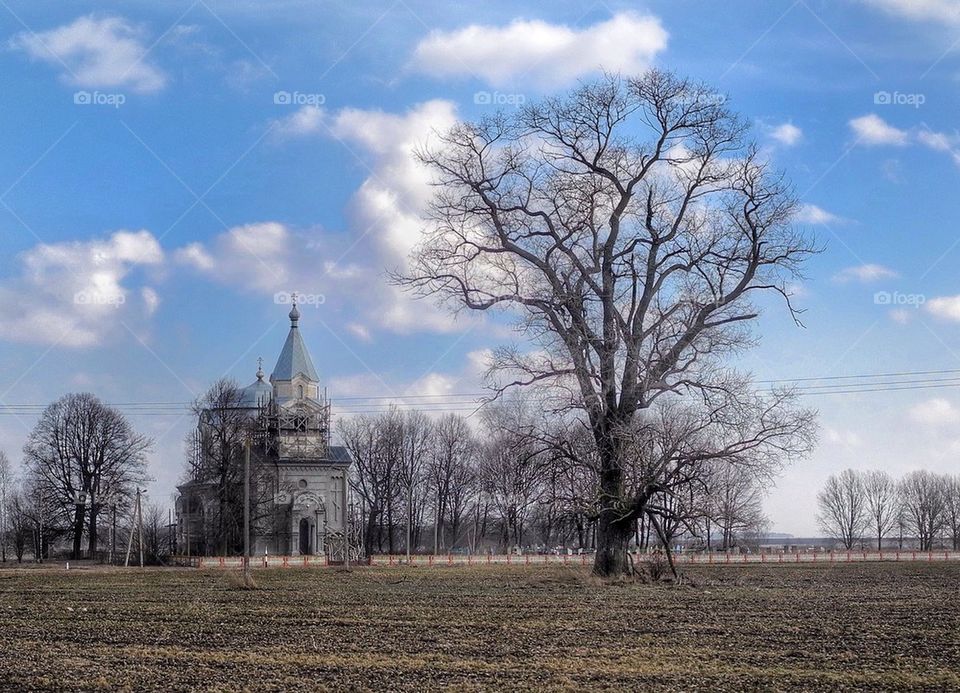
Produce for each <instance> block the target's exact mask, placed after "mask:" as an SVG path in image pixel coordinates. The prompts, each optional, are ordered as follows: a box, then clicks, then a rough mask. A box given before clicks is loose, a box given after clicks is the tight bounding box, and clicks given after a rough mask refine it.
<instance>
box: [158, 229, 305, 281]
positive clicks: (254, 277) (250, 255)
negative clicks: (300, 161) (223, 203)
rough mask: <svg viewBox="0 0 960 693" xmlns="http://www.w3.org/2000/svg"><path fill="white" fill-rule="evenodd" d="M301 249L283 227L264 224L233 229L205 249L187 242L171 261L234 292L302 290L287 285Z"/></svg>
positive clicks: (200, 245)
mask: <svg viewBox="0 0 960 693" xmlns="http://www.w3.org/2000/svg"><path fill="white" fill-rule="evenodd" d="M302 247H303V242H302V241H300V240H297V239H295V238H294V237H293V234H291V232H290V230H289V229H288V228H287V227H285V226H284V225H283V224H280V223H277V222H273V221H268V222H262V223H255V224H246V225H243V226H235V227H233V228H232V229H230V230H229V231H226V232H224V233H222V234H220V235H219V236H217V237H216V238H215V239H214V241H213V242H212V243H211V244H210V246H209V247H206V246H204V245H202V244H200V243H191V244H190V245H187V246H185V247H183V248H180V249H179V250H177V251H176V253H175V259H176V260H177V261H178V262H180V263H181V264H184V265H188V266H190V267H192V268H194V269H195V270H198V271H200V272H202V273H205V274H209V275H211V276H213V277H214V278H216V279H218V280H220V281H222V282H224V283H226V284H232V285H234V286H235V287H236V288H238V289H244V288H247V289H259V290H261V291H266V292H274V291H282V290H285V291H292V290H294V289H296V290H304V289H306V288H307V287H299V286H298V287H293V286H291V285H290V280H291V272H290V268H291V266H292V264H293V262H294V260H295V259H296V257H297V256H298V254H299V253H300V252H301V251H302Z"/></svg>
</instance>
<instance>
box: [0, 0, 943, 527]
mask: <svg viewBox="0 0 960 693" xmlns="http://www.w3.org/2000/svg"><path fill="white" fill-rule="evenodd" d="M266 7H268V8H269V9H268V10H267V9H264V8H266ZM649 67H660V68H666V69H670V70H673V71H675V72H677V73H679V74H681V75H684V76H688V77H691V78H693V79H696V80H699V81H704V82H706V83H708V84H710V85H711V86H712V87H714V88H715V89H716V90H717V91H718V92H721V93H724V94H726V95H728V97H729V99H730V102H729V103H730V105H731V107H732V108H733V109H734V110H737V111H739V112H740V113H741V114H742V115H743V116H744V117H745V118H746V119H747V120H748V121H750V122H751V123H752V124H753V133H754V137H755V138H756V139H757V141H758V142H759V143H760V145H761V147H762V148H763V151H764V153H765V155H766V156H767V157H769V159H770V160H771V161H772V162H773V163H774V164H775V165H776V166H777V167H778V168H780V169H782V170H783V171H785V173H786V175H787V176H788V177H789V179H790V180H791V181H792V184H793V186H794V189H795V191H796V194H797V196H798V197H799V199H800V201H801V202H802V205H803V206H802V207H801V210H800V213H799V214H798V217H797V220H796V221H797V224H798V225H800V226H802V227H803V228H804V229H806V230H807V231H808V232H810V233H811V234H812V235H814V236H815V238H816V239H817V242H818V243H819V244H820V245H821V246H822V247H823V252H822V253H820V254H819V255H817V256H815V257H814V258H813V259H812V260H811V261H810V262H809V263H808V264H807V266H806V271H805V273H806V277H805V279H804V280H803V281H802V282H798V283H797V285H796V286H795V287H794V291H795V294H796V296H795V302H796V304H797V306H798V307H800V308H802V309H803V310H804V311H805V312H804V314H803V323H804V327H802V328H800V327H797V326H796V325H795V324H794V323H793V322H792V320H791V319H790V316H789V315H788V314H787V312H786V311H785V310H784V309H783V308H782V307H779V306H777V305H776V304H774V303H772V302H771V304H770V305H769V306H768V307H767V310H766V311H765V313H764V315H763V317H762V318H761V320H760V322H759V324H758V334H759V335H760V337H761V338H760V342H759V344H758V346H757V348H756V349H754V350H753V351H751V352H750V353H748V354H746V355H744V356H743V358H742V360H740V361H739V362H738V363H737V364H736V365H737V366H738V367H739V368H741V369H743V370H745V371H748V372H750V373H752V374H753V375H754V377H755V378H756V379H757V380H760V381H768V380H788V379H796V378H823V377H833V376H848V375H857V374H878V373H900V372H912V371H934V370H950V369H957V368H960V274H958V272H957V271H956V270H957V266H958V261H960V235H958V221H960V208H958V206H957V205H956V190H957V184H958V180H960V132H958V129H957V128H958V125H960V124H958V122H957V117H958V116H957V114H958V113H960V108H958V106H960V3H957V2H954V1H953V0H830V1H826V0H824V1H819V2H818V1H817V0H797V1H796V2H791V1H789V0H787V1H784V2H780V1H779V0H778V1H766V0H764V1H760V0H755V1H750V2H746V1H742V0H732V1H730V2H724V3H714V2H706V1H699V2H692V1H684V0H680V1H677V0H669V1H667V0H662V1H651V2H647V3H636V2H629V3H628V2H623V3H621V2H613V1H599V2H595V3H593V4H592V5H591V4H590V3H583V2H566V1H564V0H555V1H553V2H549V3H548V2H543V3H534V2H517V1H511V2H500V1H492V2H484V3H450V2H436V3H434V2H415V1H414V0H394V1H392V2H391V1H389V0H388V1H386V2H366V3H362V4H361V3H356V4H347V3H316V2H313V1H309V0H303V1H301V0H275V1H274V2H271V3H256V2H252V1H245V0H239V1H237V0H182V1H181V0H170V1H168V2H165V3H162V6H161V4H160V3H153V2H146V1H145V0H144V1H141V0H128V1H127V2H108V1H104V0H100V1H99V2H95V3H94V2H83V1H82V0H78V1H75V2H70V3H60V2H46V1H38V0H0V93H2V97H0V98H2V101H0V104H2V106H0V362H2V363H3V365H4V368H3V372H2V374H0V404H2V405H8V406H7V407H5V409H6V411H5V413H4V414H3V415H0V449H3V450H5V451H6V452H7V454H8V455H9V456H11V457H12V458H13V459H14V460H18V459H19V457H20V450H21V448H22V446H23V442H24V439H25V437H26V435H27V433H28V431H29V430H30V428H31V427H32V426H33V424H34V422H35V417H34V416H33V415H31V414H28V413H11V412H23V411H26V410H24V409H19V410H18V409H15V408H14V409H11V408H10V407H9V405H23V404H31V405H38V404H46V403H48V402H50V401H52V400H54V399H56V398H57V397H59V396H61V395H63V394H65V393H67V392H75V391H90V392H94V393H95V394H97V395H98V396H100V397H101V398H102V399H103V400H104V401H106V402H110V403H117V404H121V403H146V402H150V403H152V402H164V403H177V402H188V401H190V400H192V399H194V398H195V397H196V396H197V395H198V394H199V393H201V392H202V391H203V390H204V388H205V387H206V386H207V385H208V384H210V383H211V382H212V381H214V380H216V379H217V378H219V377H221V376H229V377H233V378H235V379H237V380H238V381H240V382H241V383H242V384H247V383H248V382H251V381H252V380H253V379H254V373H255V372H256V368H257V358H258V357H262V358H263V359H264V364H265V365H264V368H265V370H267V372H268V373H269V370H270V369H271V368H272V366H273V363H274V362H275V359H276V357H277V355H278V353H279V350H280V347H281V346H282V343H283V340H284V337H285V334H286V330H287V328H288V324H289V323H288V320H287V317H286V315H287V311H288V310H289V305H288V303H287V301H288V300H289V295H290V293H291V292H294V291H296V292H298V293H299V294H300V295H301V312H302V313H303V316H302V318H301V321H300V324H301V328H302V329H303V332H304V337H305V339H306V341H307V344H308V345H309V347H310V350H311V353H312V355H313V360H314V362H315V363H316V365H317V368H318V371H319V372H320V374H321V378H322V380H323V383H322V384H323V385H324V386H325V387H326V388H327V391H328V393H329V395H330V397H331V398H332V399H333V400H334V402H335V404H337V406H338V407H339V411H340V412H341V413H342V414H343V415H346V414H347V413H348V412H349V411H351V410H352V411H356V410H360V409H364V408H367V409H368V410H375V409H376V407H377V406H380V405H381V404H382V402H383V400H370V399H367V400H363V399H360V398H370V397H388V396H401V395H402V396H411V395H414V396H422V395H428V396H437V395H450V394H459V393H476V392H479V388H480V385H479V383H480V378H481V374H482V372H483V370H484V363H485V358H486V355H487V354H489V352H490V350H491V349H493V348H495V347H496V346H497V345H500V344H504V343H508V342H509V341H510V340H512V339H513V336H512V335H511V333H510V332H509V331H508V330H506V329H504V326H503V323H502V321H499V320H497V319H488V318H478V317H476V316H469V315H461V316H452V315H450V314H449V313H447V312H445V311H444V310H442V309H440V308H438V307H435V306H433V305H431V304H429V303H424V302H413V301H412V300H411V299H410V298H409V297H407V296H405V295H403V294H401V293H400V292H399V291H398V290H397V289H396V288H395V287H392V286H391V285H390V284H389V283H388V282H387V280H386V277H385V274H386V272H387V271H389V270H392V269H398V268H402V267H403V266H404V263H405V262H406V258H407V255H408V253H409V250H410V249H411V247H412V246H413V245H414V244H415V243H416V241H417V239H418V236H419V234H420V229H421V228H422V226H421V223H420V221H419V219H420V215H421V214H422V212H423V209H424V208H425V205H426V203H427V201H428V199H429V195H430V189H429V185H428V177H427V176H426V175H425V174H424V172H423V171H422V170H420V169H419V168H418V167H417V165H416V163H415V162H414V160H413V158H412V156H411V151H412V149H413V148H414V147H415V146H417V145H420V144H423V143H424V142H426V141H428V140H429V138H430V137H431V134H432V133H433V132H436V131H440V130H443V129H445V128H447V127H449V126H450V125H451V124H453V123H454V122H456V121H457V120H458V119H475V118H479V117H482V116H483V115H486V114H490V113H493V112H494V111H495V110H496V109H497V108H502V109H511V108H516V107H517V106H518V105H519V104H523V103H527V102H530V101H532V100H536V99H538V98H541V97H543V96H546V95H549V94H551V93H557V92H562V91H564V90H566V89H568V88H570V87H571V86H572V85H575V84H576V83H577V81H578V80H583V79H590V78H591V77H592V76H595V75H596V74H598V70H600V69H606V70H609V71H614V72H620V73H624V74H632V73H639V72H642V71H643V70H645V69H647V68H649ZM826 382H831V381H826ZM877 382H886V380H883V379H880V380H878V381H877ZM436 401H445V402H449V401H451V400H449V399H437V400H436ZM803 401H804V404H806V405H808V406H811V407H814V408H816V409H817V410H818V411H819V424H820V430H819V443H818V445H817V448H816V450H815V451H814V452H813V454H812V455H810V457H808V458H806V459H803V460H794V461H791V464H790V465H789V466H788V467H787V468H786V469H785V471H784V473H783V474H782V475H781V477H780V478H779V480H778V482H777V485H776V487H775V488H774V489H772V490H771V492H770V494H769V496H768V498H767V499H766V510H767V513H768V515H769V517H770V520H771V528H772V529H773V530H775V531H781V532H789V533H793V534H797V535H811V534H816V533H818V532H817V528H816V523H815V519H814V518H815V498H816V492H817V490H818V489H819V488H820V486H821V485H822V483H823V481H824V480H825V479H826V477H827V476H828V475H829V474H831V473H834V472H838V471H840V470H842V469H844V468H847V467H853V468H858V469H867V468H878V469H886V470H888V471H889V472H891V473H892V474H894V475H901V474H903V473H905V472H908V471H911V470H914V469H920V468H927V469H931V470H934V471H938V472H948V471H949V472H957V471H958V469H960V465H958V463H957V459H958V456H960V393H957V392H956V391H955V390H952V389H951V388H949V387H933V388H925V389H895V390H887V391H878V392H859V393H847V394H836V393H831V394H824V393H822V391H820V392H819V393H810V394H806V395H804V397H803ZM131 421H132V422H133V423H134V425H135V426H136V427H137V429H138V430H140V431H141V432H143V433H145V434H147V435H149V436H151V437H153V438H154V439H155V445H154V449H153V452H152V453H151V459H150V473H151V475H152V477H153V478H154V481H153V482H152V484H151V487H150V493H151V495H152V497H153V498H154V499H155V500H156V501H158V502H160V503H166V502H168V500H169V498H170V496H171V494H172V493H173V491H174V488H175V485H176V482H177V480H178V478H179V476H180V473H181V469H182V466H183V438H184V435H185V434H186V433H187V432H188V431H189V430H190V429H191V427H192V426H193V425H194V422H192V421H191V419H190V417H189V416H188V415H186V414H185V413H182V412H178V411H176V410H175V409H171V410H170V411H168V412H165V414H164V415H162V416H158V415H155V414H151V415H142V414H136V413H132V414H131Z"/></svg>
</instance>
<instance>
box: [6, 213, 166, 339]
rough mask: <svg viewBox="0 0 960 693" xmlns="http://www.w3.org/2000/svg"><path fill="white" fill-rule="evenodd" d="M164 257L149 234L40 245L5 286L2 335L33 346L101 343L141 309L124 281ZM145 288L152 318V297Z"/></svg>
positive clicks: (22, 259) (121, 233)
mask: <svg viewBox="0 0 960 693" xmlns="http://www.w3.org/2000/svg"><path fill="white" fill-rule="evenodd" d="M163 259H164V255H163V251H162V250H161V248H160V244H159V243H158V242H157V240H156V238H155V237H154V236H153V234H151V233H150V232H149V231H146V230H141V231H117V232H115V233H113V234H112V235H111V236H110V237H109V238H107V239H105V240H94V241H87V242H81V241H74V242H69V243H55V244H46V243H43V244H40V245H37V246H34V247H33V248H31V249H29V250H28V251H26V252H25V253H23V254H22V255H21V256H20V257H19V260H20V264H21V273H20V275H19V276H16V277H12V278H9V279H8V280H7V281H5V282H3V283H2V284H0V335H2V338H3V339H6V340H9V341H14V342H24V343H32V344H61V345H63V346H71V347H84V346H91V345H94V344H98V343H100V342H101V341H102V339H103V338H104V336H105V335H107V334H108V333H109V332H111V331H113V330H116V328H117V327H118V325H119V322H120V320H121V319H123V320H128V319H129V320H133V318H131V317H130V316H129V314H130V313H132V312H134V311H136V309H135V308H134V307H133V306H131V305H129V304H128V301H127V298H128V296H129V293H130V291H129V289H128V287H127V286H125V285H124V280H125V279H126V278H127V277H128V276H129V275H130V273H131V272H132V271H133V270H134V269H136V268H137V267H149V266H158V265H160V264H161V263H162V262H163ZM147 292H150V293H152V294H153V296H154V298H155V301H159V297H158V296H156V292H154V291H153V289H146V288H145V287H144V288H143V289H142V290H141V296H142V297H143V298H144V300H145V306H146V311H139V312H140V313H141V314H142V313H143V312H146V314H147V315H149V314H150V313H151V312H152V310H151V308H150V300H149V299H147V296H148V295H149V294H148V293H147Z"/></svg>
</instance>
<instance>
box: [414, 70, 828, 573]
mask: <svg viewBox="0 0 960 693" xmlns="http://www.w3.org/2000/svg"><path fill="white" fill-rule="evenodd" d="M419 155H420V158H421V160H422V162H423V163H425V164H426V165H427V166H428V167H429V169H430V170H431V171H432V173H433V175H434V176H435V180H436V183H437V192H436V196H435V198H434V200H433V204H432V208H431V209H432V214H431V219H430V225H429V227H428V229H427V231H426V237H425V238H424V240H423V242H422V244H421V245H420V246H419V248H418V249H417V250H416V251H415V252H414V254H413V257H412V259H411V264H410V267H409V269H408V270H407V271H405V272H404V273H402V274H401V275H398V276H396V277H395V279H396V281H398V282H400V283H401V284H403V285H405V286H406V287H408V288H409V289H411V290H412V291H414V292H415V293H418V294H420V295H429V296H435V297H439V298H440V299H441V300H442V301H446V302H448V303H450V304H451V305H454V306H456V307H458V308H466V309H471V310H479V311H485V310H489V309H493V308H506V309H510V310H512V311H513V312H514V314H515V315H517V316H518V317H519V321H520V325H521V327H522V329H523V330H525V332H526V335H527V336H529V337H530V338H532V340H533V341H534V342H535V346H536V348H535V349H531V350H527V351H521V350H517V349H501V350H500V351H499V352H498V353H497V355H496V357H497V358H496V363H495V364H494V367H495V368H497V369H499V370H500V372H501V373H503V372H504V371H506V372H508V373H511V374H513V377H508V379H507V381H506V382H502V385H503V386H504V387H506V386H510V385H513V384H515V385H526V384H532V383H541V384H547V385H549V386H552V387H554V388H557V389H560V390H562V391H564V392H566V393H568V399H569V404H570V405H572V406H574V407H578V408H579V409H580V410H581V411H582V413H583V415H584V416H585V418H586V421H587V424H588V425H589V428H590V431H591V433H592V436H593V438H594V441H595V444H596V447H597V451H598V456H599V459H600V465H599V468H598V469H597V482H598V483H597V491H598V495H597V498H596V505H597V508H596V512H597V515H598V520H597V554H596V561H595V564H594V571H595V572H596V573H597V574H600V575H610V574H614V573H624V572H627V571H629V564H628V560H627V546H628V542H629V541H630V538H631V537H632V535H633V529H634V524H635V521H636V520H637V518H638V517H639V516H641V515H642V514H644V513H645V512H646V510H647V506H648V503H649V502H650V500H651V499H652V498H653V497H654V496H655V495H656V494H658V493H661V492H663V488H662V485H661V484H660V480H659V479H657V478H642V479H637V478H634V479H630V478H628V475H627V474H626V472H625V469H624V460H625V457H626V455H627V454H628V450H627V449H628V448H629V447H630V440H631V438H632V437H633V436H634V435H635V431H636V419H637V416H638V414H639V413H640V412H642V411H643V410H646V409H648V408H650V407H651V406H652V405H653V404H654V402H655V401H656V400H658V399H659V398H661V397H664V396H665V395H668V394H673V395H674V396H676V397H679V398H683V399H691V400H692V399H695V398H697V397H700V396H701V395H702V394H703V393H704V392H707V391H710V390H713V389H716V388H723V387H725V383H724V380H725V378H724V375H725V373H724V372H723V371H722V369H720V366H721V365H722V363H723V360H724V359H725V358H727V357H729V356H731V355H734V354H736V353H738V352H739V351H740V350H741V349H743V348H744V347H745V346H747V345H748V344H749V343H750V334H749V331H748V326H749V325H750V324H751V323H752V322H753V321H754V320H755V318H756V317H757V315H758V311H757V308H756V307H755V305H753V303H752V302H751V300H750V299H751V297H753V296H755V295H760V294H765V293H773V294H776V295H779V296H780V297H781V298H783V299H784V300H785V301H786V304H787V306H788V307H789V306H790V294H789V291H788V288H787V286H788V282H789V281H791V280H792V279H793V278H794V277H795V276H797V274H798V272H799V268H800V265H801V262H802V260H803V259H804V258H805V257H806V256H807V255H808V254H810V253H811V252H813V250H814V249H813V248H812V246H811V243H810V242H809V241H808V240H807V239H806V238H804V237H803V236H802V235H800V234H798V233H797V232H796V231H795V230H794V228H793V226H792V218H793V216H794V213H795V210H796V204H795V201H794V199H793V197H792V196H791V194H790V191H789V187H788V186H787V184H786V183H785V182H784V181H783V180H782V178H781V177H780V176H779V175H777V174H776V173H774V172H773V171H771V170H770V168H769V167H768V165H767V163H766V162H765V161H764V158H763V156H762V154H761V153H760V152H759V150H758V148H757V147H756V146H754V145H753V144H751V142H750V141H749V140H748V139H747V127H746V126H745V124H744V121H743V120H742V119H741V118H739V117H738V116H736V115H735V114H734V113H732V112H731V111H730V110H729V109H728V108H727V107H726V105H725V104H724V102H723V99H721V98H718V96H717V94H716V93H715V92H714V91H712V90H711V89H709V88H707V87H705V86H703V85H700V84H695V83H692V82H690V81H687V80H684V79H680V78H678V77H676V76H674V75H672V74H670V73H667V72H662V71H656V70H654V71H650V72H647V73H646V74H643V75H641V76H639V77H635V78H621V77H617V76H608V77H606V78H604V79H601V80H600V81H597V82H593V83H587V84H583V85H581V86H580V87H579V88H576V89H575V90H573V91H572V92H571V93H569V94H567V95H565V96H559V97H555V98H549V99H546V100H544V101H542V102H540V103H536V104H532V105H530V106H527V107H525V108H523V109H520V110H519V111H517V112H516V114H512V115H503V114H500V115H498V116H496V117H493V118H489V119H486V120H483V121H481V122H479V123H461V124H458V125H457V126H455V127H454V128H453V129H452V130H451V131H449V132H447V133H445V134H443V135H442V136H440V138H439V144H437V145H435V146H432V147H431V148H429V149H424V150H422V151H420V152H419ZM790 310H791V311H792V310H793V309H792V307H790ZM785 405H786V401H785V400H783V399H775V400H773V401H772V402H771V403H770V405H769V407H767V406H766V405H763V404H761V405H759V406H758V407H752V408H751V409H750V410H749V411H747V410H743V411H736V410H731V411H730V412H729V416H730V417H741V416H742V417H745V420H743V421H741V422H739V424H738V425H740V426H741V428H742V430H743V434H744V438H745V439H746V440H749V441H751V442H750V445H751V446H752V447H754V448H759V447H765V448H767V449H774V448H780V449H784V450H786V449H789V450H790V451H791V452H795V451H797V450H798V449H800V448H802V447H803V445H799V446H797V445H796V444H795V439H796V438H797V436H798V435H802V434H803V433H804V431H805V430H806V429H807V423H808V421H809V417H806V416H803V415H800V416H799V417H790V416H788V415H786V414H784V413H783V411H785ZM776 409H779V410H781V411H780V412H778V413H777V414H776V416H774V415H773V414H774V412H775V411H776ZM764 416H765V417H766V421H765V422H761V421H760V419H761V418H763V417H764ZM747 419H749V420H747ZM774 419H776V423H775V424H774V425H773V426H768V425H767V424H769V423H772V422H773V420H774Z"/></svg>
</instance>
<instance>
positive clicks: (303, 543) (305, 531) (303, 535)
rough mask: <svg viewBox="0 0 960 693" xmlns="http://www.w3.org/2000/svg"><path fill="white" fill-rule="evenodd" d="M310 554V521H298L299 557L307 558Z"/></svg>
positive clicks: (305, 519) (304, 519)
mask: <svg viewBox="0 0 960 693" xmlns="http://www.w3.org/2000/svg"><path fill="white" fill-rule="evenodd" d="M310 553H312V552H311V551H310V520H308V519H307V518H303V519H302V520H300V555H301V556H308V555H310Z"/></svg>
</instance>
